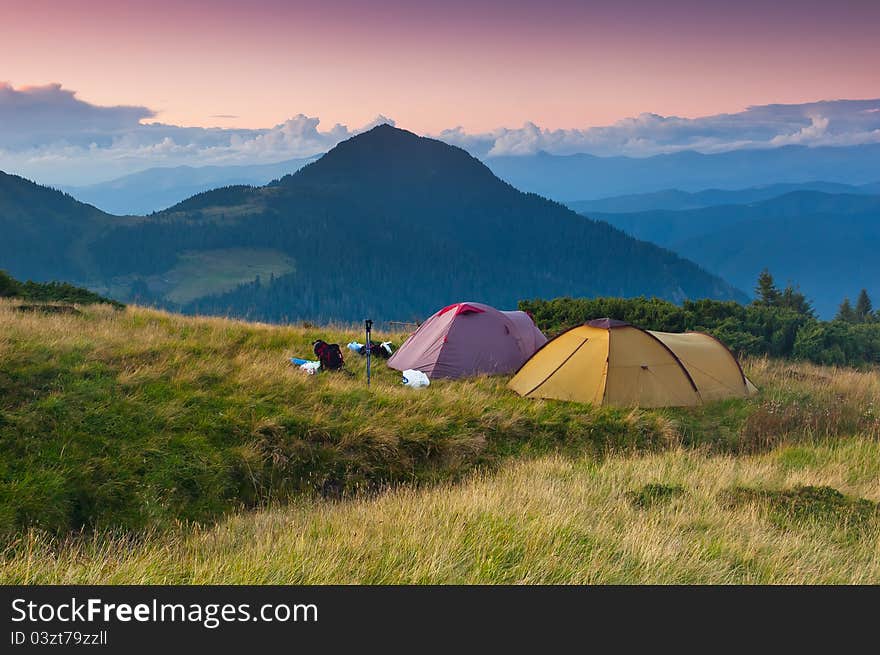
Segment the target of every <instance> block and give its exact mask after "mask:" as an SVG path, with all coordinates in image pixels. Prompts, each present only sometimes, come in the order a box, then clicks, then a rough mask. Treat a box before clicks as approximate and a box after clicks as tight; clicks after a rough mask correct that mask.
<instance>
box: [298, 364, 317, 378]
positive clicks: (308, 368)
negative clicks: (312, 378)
mask: <svg viewBox="0 0 880 655" xmlns="http://www.w3.org/2000/svg"><path fill="white" fill-rule="evenodd" d="M299 368H300V370H301V371H305V372H306V373H308V374H309V375H314V374H315V373H317V372H318V370H319V369H320V368H321V362H306V363H305V364H300V367H299Z"/></svg>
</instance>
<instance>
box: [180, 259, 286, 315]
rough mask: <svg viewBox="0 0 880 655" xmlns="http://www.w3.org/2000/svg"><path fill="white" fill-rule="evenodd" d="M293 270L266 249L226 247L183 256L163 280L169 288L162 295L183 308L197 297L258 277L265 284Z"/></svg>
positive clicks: (224, 290)
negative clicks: (169, 283) (166, 281)
mask: <svg viewBox="0 0 880 655" xmlns="http://www.w3.org/2000/svg"><path fill="white" fill-rule="evenodd" d="M293 269H294V264H293V260H292V259H291V258H290V257H288V256H287V255H285V254H284V253H282V252H280V251H278V250H271V249H268V248H226V249H222V250H198V251H192V252H187V253H183V254H181V255H180V256H179V257H178V262H177V265H176V266H175V267H174V268H173V269H171V270H170V271H169V272H168V273H166V274H165V275H164V276H163V277H164V278H166V279H168V280H170V281H171V283H172V284H173V287H172V288H171V290H170V291H168V292H167V293H166V294H165V297H166V298H167V299H168V300H170V301H171V302H175V303H179V304H181V305H184V304H186V303H188V302H191V301H193V300H195V299H197V298H202V297H204V296H211V295H217V294H221V293H224V292H226V291H231V290H233V289H235V288H236V287H237V286H238V285H240V284H243V283H245V282H253V281H254V280H255V279H256V278H257V277H258V276H259V277H260V279H261V280H263V281H265V282H268V281H269V279H270V277H271V276H272V275H275V276H276V277H277V276H281V275H285V274H287V273H290V272H291V271H293Z"/></svg>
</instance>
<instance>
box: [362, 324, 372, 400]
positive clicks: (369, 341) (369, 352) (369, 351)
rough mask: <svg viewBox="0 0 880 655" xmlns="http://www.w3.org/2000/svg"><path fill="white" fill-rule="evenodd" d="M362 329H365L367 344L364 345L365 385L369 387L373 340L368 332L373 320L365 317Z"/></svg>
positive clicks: (370, 329)
mask: <svg viewBox="0 0 880 655" xmlns="http://www.w3.org/2000/svg"><path fill="white" fill-rule="evenodd" d="M364 330H365V331H366V335H367V346H366V351H367V386H368V387H369V386H370V358H371V357H372V354H373V353H372V350H373V342H372V339H371V334H370V333H371V332H372V331H373V321H371V320H370V319H366V320H365V321H364Z"/></svg>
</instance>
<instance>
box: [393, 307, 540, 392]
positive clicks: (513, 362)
mask: <svg viewBox="0 0 880 655" xmlns="http://www.w3.org/2000/svg"><path fill="white" fill-rule="evenodd" d="M546 342H547V338H546V337H545V336H544V335H543V334H542V333H541V331H540V330H539V329H538V328H537V327H536V326H535V324H534V322H533V321H532V319H531V317H529V315H528V314H526V313H525V312H501V311H498V310H497V309H495V308H494V307H490V306H489V305H483V304H481V303H478V302H460V303H456V304H455V305H449V306H448V307H444V308H443V309H441V310H440V311H439V312H437V313H436V314H434V315H433V316H431V318H429V319H428V320H427V321H425V322H424V323H422V325H421V326H419V329H418V330H416V331H415V332H414V333H413V334H412V335H410V337H409V339H407V340H406V341H405V342H404V344H403V345H402V346H401V347H400V348H399V349H398V351H397V352H396V353H394V355H392V357H391V359H389V360H388V366H390V367H391V368H396V369H397V370H399V371H405V370H407V369H410V368H414V369H417V370H419V371H422V372H423V373H424V374H425V375H427V376H428V377H429V378H462V377H467V376H470V375H480V374H483V373H489V374H491V373H513V372H515V371H517V370H518V369H519V367H520V366H522V365H523V364H524V363H525V361H526V360H527V359H528V358H529V357H531V356H532V355H533V354H535V351H536V350H537V349H538V348H540V347H541V346H543V345H544V344H545V343H546Z"/></svg>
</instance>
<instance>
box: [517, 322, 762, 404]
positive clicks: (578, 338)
mask: <svg viewBox="0 0 880 655" xmlns="http://www.w3.org/2000/svg"><path fill="white" fill-rule="evenodd" d="M509 386H510V388H511V389H513V390H514V391H516V392H517V393H518V394H520V395H521V396H527V397H529V398H556V399H559V400H572V401H576V402H582V403H593V404H596V405H616V406H623V407H631V406H638V407H692V406H695V405H700V404H702V403H704V402H708V401H711V400H719V399H722V398H743V397H745V396H748V395H750V394H751V393H754V392H755V391H756V389H755V387H754V385H752V383H751V382H749V380H748V379H747V378H746V376H745V375H744V374H743V372H742V368H741V367H740V365H739V362H737V360H736V357H734V356H733V354H732V353H731V352H730V351H729V350H728V349H727V347H726V346H725V345H724V344H722V343H721V342H720V341H718V340H717V339H715V338H714V337H712V336H709V335H708V334H702V333H699V332H687V333H684V334H672V333H669V332H652V331H649V330H642V329H640V328H637V327H635V326H632V325H630V324H629V323H624V322H623V321H616V320H613V319H608V318H603V319H597V320H594V321H590V322H588V323H586V324H584V325H581V326H578V327H576V328H573V329H571V330H568V331H567V332H564V333H563V334H561V335H560V336H558V337H557V338H556V339H554V340H553V341H550V342H548V343H547V344H546V345H545V346H544V347H543V348H541V349H540V350H538V352H536V353H535V354H534V356H532V358H531V359H529V361H527V362H526V363H525V364H523V366H522V368H520V370H519V371H518V372H517V374H516V375H515V376H513V379H512V380H511V381H510V383H509Z"/></svg>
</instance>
